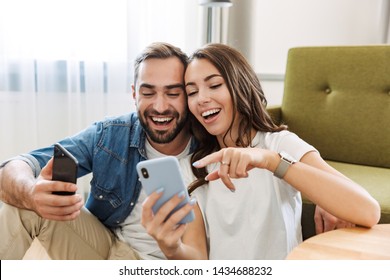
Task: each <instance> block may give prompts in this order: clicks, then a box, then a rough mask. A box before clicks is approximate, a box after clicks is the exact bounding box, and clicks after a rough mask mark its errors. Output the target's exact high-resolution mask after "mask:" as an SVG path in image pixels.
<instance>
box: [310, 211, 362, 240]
mask: <svg viewBox="0 0 390 280" xmlns="http://www.w3.org/2000/svg"><path fill="white" fill-rule="evenodd" d="M314 222H315V227H316V234H319V233H323V232H326V231H330V230H334V229H338V228H350V227H355V224H353V223H350V222H346V221H344V220H341V219H339V218H337V217H335V216H333V215H332V214H330V213H328V212H326V211H325V210H324V209H322V208H321V207H320V206H318V205H316V210H315V213H314Z"/></svg>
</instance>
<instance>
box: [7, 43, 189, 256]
mask: <svg viewBox="0 0 390 280" xmlns="http://www.w3.org/2000/svg"><path fill="white" fill-rule="evenodd" d="M186 63H187V56H186V55H185V54H184V53H183V52H182V51H181V50H180V49H178V48H176V47H174V46H171V45H169V44H164V43H155V44H152V45H150V46H148V47H147V48H146V49H145V50H144V51H143V52H142V53H141V54H140V55H139V56H138V58H137V59H136V61H135V76H134V85H133V86H132V91H133V97H134V98H135V100H136V105H137V112H138V116H137V115H136V114H135V113H132V114H129V115H124V116H120V117H117V118H111V119H107V120H105V121H102V122H98V123H95V124H93V125H92V126H90V127H89V128H87V129H85V130H84V131H82V132H80V133H78V134H77V135H75V136H72V137H69V138H66V139H64V140H62V141H60V143H61V144H62V145H63V146H64V147H65V148H66V149H67V150H69V151H70V152H71V153H72V154H73V155H74V156H75V157H76V158H77V160H78V162H79V173H78V176H79V177H80V176H83V175H85V174H87V173H90V172H92V174H93V179H92V181H91V192H90V195H89V198H88V200H87V202H86V207H83V204H84V202H83V199H82V197H81V196H80V195H79V194H76V195H71V196H59V195H54V194H52V192H53V191H76V189H77V186H76V185H74V184H71V183H64V182H55V181H51V176H52V160H51V157H52V149H53V147H47V148H43V149H39V150H36V151H33V152H31V153H30V154H26V155H21V156H19V157H16V158H14V159H13V160H12V161H7V162H5V163H3V164H2V166H3V168H2V169H0V198H1V200H3V201H4V202H5V203H7V204H9V205H13V206H9V205H7V204H4V205H3V206H2V208H1V213H0V223H1V226H0V228H1V229H0V232H1V236H2V238H1V241H0V259H20V258H22V257H23V255H24V253H25V252H26V250H27V249H28V248H29V246H30V244H31V242H32V239H33V238H34V237H37V238H38V239H39V240H40V242H41V243H42V245H43V246H44V247H45V249H46V250H47V252H48V254H49V255H50V257H52V258H54V259H107V258H132V259H138V258H143V259H144V258H145V259H161V258H164V256H163V254H162V253H161V251H160V250H159V248H158V246H157V244H156V243H155V242H154V240H153V239H152V238H151V237H150V236H149V235H147V233H146V232H145V230H144V228H143V227H142V225H141V224H140V211H141V210H140V209H141V206H140V203H137V201H141V202H142V200H143V199H144V196H145V195H144V193H143V192H142V189H141V185H140V182H139V181H138V177H137V175H136V168H135V166H136V164H137V163H138V162H139V161H141V160H144V159H146V158H152V157H159V156H163V155H175V156H185V155H187V154H188V153H189V152H190V148H191V135H190V133H189V130H188V126H187V125H186V123H187V102H186V95H185V92H184V86H183V76H184V70H185V67H186ZM87 209H88V210H87ZM28 210H32V211H28ZM134 233H136V234H134ZM129 244H131V246H130V245H129Z"/></svg>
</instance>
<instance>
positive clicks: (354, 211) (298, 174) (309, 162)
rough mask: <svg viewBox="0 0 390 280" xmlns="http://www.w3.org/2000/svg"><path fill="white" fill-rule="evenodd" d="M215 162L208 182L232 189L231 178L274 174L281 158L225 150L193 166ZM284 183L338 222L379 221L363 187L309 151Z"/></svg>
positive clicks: (267, 152) (375, 206)
mask: <svg viewBox="0 0 390 280" xmlns="http://www.w3.org/2000/svg"><path fill="white" fill-rule="evenodd" d="M215 162H221V166H220V168H219V170H216V171H214V172H213V173H210V174H209V175H208V176H207V179H208V180H216V179H218V178H221V180H222V181H223V182H224V183H225V185H226V186H227V187H228V188H229V189H231V190H234V185H233V183H232V182H231V180H230V179H231V178H243V177H247V176H248V171H249V170H251V169H253V168H263V169H267V170H269V171H271V172H272V173H273V172H274V171H275V170H276V168H277V166H278V164H279V162H280V156H279V155H278V154H277V153H276V152H274V151H270V150H264V149H260V148H224V149H221V150H220V151H218V152H215V153H213V154H211V155H208V156H206V157H204V158H203V159H201V160H200V161H198V162H196V163H194V166H196V167H203V166H206V165H208V164H210V163H215ZM283 180H285V181H286V182H287V183H289V184H290V185H291V186H293V187H294V188H295V189H297V190H298V191H300V192H301V193H302V194H304V195H305V196H306V197H307V198H308V199H310V200H311V201H312V202H313V203H315V204H317V205H319V206H321V207H322V208H323V209H324V210H325V211H327V212H329V213H331V214H332V215H335V216H336V217H338V218H340V219H343V220H346V221H349V222H351V223H354V224H358V225H362V226H366V227H372V226H373V225H375V224H376V223H378V221H379V218H380V206H379V204H378V202H377V201H376V200H375V199H374V198H373V197H372V196H371V195H370V194H369V193H368V192H367V191H366V190H365V189H364V188H363V187H361V186H360V185H358V184H356V183H355V182H353V181H352V180H350V179H349V178H347V177H345V176H344V175H342V174H341V173H340V172H338V171H336V170H335V169H333V168H332V167H331V166H329V165H328V164H327V163H326V162H325V161H324V160H323V159H322V158H321V157H320V155H319V154H318V153H317V152H314V151H313V152H309V153H307V154H306V155H304V156H303V157H302V159H301V161H300V162H297V163H295V164H293V165H291V166H290V167H289V168H288V170H287V173H286V174H285V176H284V178H283Z"/></svg>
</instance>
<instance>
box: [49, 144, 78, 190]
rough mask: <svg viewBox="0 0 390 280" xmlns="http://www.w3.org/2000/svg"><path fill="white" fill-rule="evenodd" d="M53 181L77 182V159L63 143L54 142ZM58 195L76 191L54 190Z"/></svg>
mask: <svg viewBox="0 0 390 280" xmlns="http://www.w3.org/2000/svg"><path fill="white" fill-rule="evenodd" d="M53 157H54V161H53V177H52V180H53V181H62V182H69V183H74V184H76V182H77V167H78V162H77V159H76V158H75V157H74V156H73V155H72V154H71V153H70V152H68V151H67V150H66V149H65V148H64V147H63V146H62V145H61V144H59V143H56V144H54V151H53ZM53 194H58V195H72V194H75V192H63V191H59V192H53Z"/></svg>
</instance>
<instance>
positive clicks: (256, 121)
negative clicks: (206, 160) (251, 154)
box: [189, 43, 287, 192]
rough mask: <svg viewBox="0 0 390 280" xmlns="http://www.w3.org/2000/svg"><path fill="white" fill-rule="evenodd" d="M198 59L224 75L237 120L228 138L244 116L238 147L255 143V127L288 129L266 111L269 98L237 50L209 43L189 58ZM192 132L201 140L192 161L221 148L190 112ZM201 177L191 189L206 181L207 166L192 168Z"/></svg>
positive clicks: (257, 128)
mask: <svg viewBox="0 0 390 280" xmlns="http://www.w3.org/2000/svg"><path fill="white" fill-rule="evenodd" d="M196 59H207V60H208V61H209V62H210V63H211V64H213V65H214V66H215V67H216V68H217V70H218V71H219V72H220V74H221V75H222V77H223V79H224V80H225V83H226V85H227V88H228V90H229V93H230V96H231V98H232V101H233V108H234V109H233V120H232V122H231V123H230V126H229V129H228V131H227V132H226V134H225V135H224V139H225V138H226V136H227V135H228V133H229V132H230V130H231V129H232V126H233V122H234V119H235V118H236V116H237V114H239V115H240V119H241V122H240V124H239V127H238V129H239V133H238V138H237V139H236V145H237V146H238V147H247V146H249V145H250V144H251V137H252V136H251V129H255V130H257V131H261V132H277V131H282V130H285V129H287V127H286V126H285V125H277V124H275V123H274V122H273V121H272V119H271V117H270V115H269V114H268V112H267V110H266V106H267V100H266V98H265V96H264V92H263V90H262V87H261V85H260V81H259V79H258V78H257V76H256V73H255V72H254V70H253V68H252V67H251V65H250V64H249V63H248V61H247V60H246V59H245V57H244V56H243V55H242V54H241V53H240V52H239V51H237V50H236V49H234V48H232V47H230V46H227V45H224V44H215V43H214V44H208V45H205V46H204V47H202V48H200V49H198V50H196V51H195V52H194V53H193V54H192V55H191V56H190V58H189V63H191V62H192V61H193V60H196ZM190 121H191V129H192V133H193V135H194V137H195V139H196V140H197V142H198V143H199V144H198V147H197V149H196V150H195V152H194V153H193V155H192V157H191V163H194V162H195V161H197V160H199V159H201V158H203V157H205V156H206V155H208V154H210V153H212V152H214V151H217V150H219V149H220V146H219V144H218V141H217V139H216V137H215V136H214V135H211V134H209V133H208V132H207V130H206V129H205V128H204V127H203V126H202V125H201V124H200V123H199V122H198V121H197V119H196V118H195V117H194V116H193V115H192V114H190ZM192 172H193V173H194V175H195V176H196V177H197V180H196V181H194V182H193V183H192V184H191V185H190V186H189V192H192V191H193V190H195V189H196V188H197V187H199V186H201V185H203V184H205V183H206V181H205V180H204V178H205V177H206V175H207V171H206V168H199V169H198V168H195V167H192Z"/></svg>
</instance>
